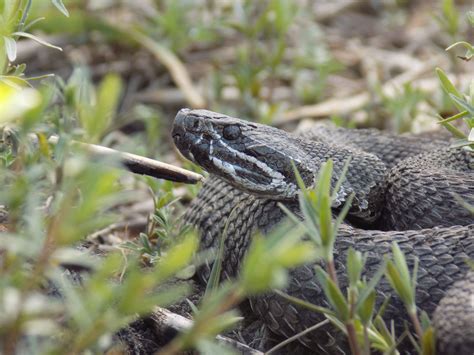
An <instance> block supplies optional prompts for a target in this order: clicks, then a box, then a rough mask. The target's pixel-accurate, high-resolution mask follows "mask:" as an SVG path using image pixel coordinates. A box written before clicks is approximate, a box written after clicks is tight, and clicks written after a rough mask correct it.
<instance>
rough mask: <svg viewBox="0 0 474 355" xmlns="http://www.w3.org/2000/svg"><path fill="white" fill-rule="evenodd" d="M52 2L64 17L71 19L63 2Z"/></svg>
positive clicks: (53, 0)
mask: <svg viewBox="0 0 474 355" xmlns="http://www.w3.org/2000/svg"><path fill="white" fill-rule="evenodd" d="M51 2H52V3H53V5H54V6H56V8H57V9H58V10H59V11H61V13H62V14H63V15H64V16H66V17H69V11H67V9H66V6H64V4H63V2H62V0H51Z"/></svg>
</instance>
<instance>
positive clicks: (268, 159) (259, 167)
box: [172, 109, 474, 355]
mask: <svg viewBox="0 0 474 355" xmlns="http://www.w3.org/2000/svg"><path fill="white" fill-rule="evenodd" d="M172 135H173V139H174V142H175V144H176V146H177V147H178V149H179V150H180V151H181V152H182V153H183V155H184V156H185V157H186V158H188V159H190V160H191V161H193V162H195V163H197V164H198V165H200V166H201V167H203V168H204V169H205V170H207V171H208V172H209V173H210V177H209V178H208V179H207V181H206V182H205V183H204V186H203V188H202V190H201V191H200V193H199V195H198V197H197V198H196V199H195V200H194V201H193V202H192V204H191V207H190V209H189V210H188V212H187V214H186V216H185V219H186V221H187V222H188V223H191V224H193V225H195V226H196V227H197V228H198V229H199V231H200V235H201V244H202V247H203V248H208V247H216V245H217V244H218V242H219V238H220V236H221V234H222V232H223V229H224V226H225V225H226V224H227V231H226V239H225V255H224V258H223V260H224V262H223V265H222V267H223V271H224V274H225V276H227V277H234V276H235V275H236V274H237V273H238V270H239V265H240V262H241V260H242V257H243V255H244V254H245V252H246V250H247V248H248V245H249V242H250V239H251V237H252V235H253V234H254V233H255V231H256V230H257V229H259V230H260V231H262V232H263V233H267V232H269V231H270V230H271V229H272V228H273V227H274V226H275V225H277V224H278V223H279V222H280V221H281V220H282V219H283V218H284V216H285V215H284V213H283V212H282V210H281V209H280V208H279V207H278V202H281V203H284V204H285V205H286V206H287V207H288V208H289V209H290V210H292V211H294V212H296V213H298V212H299V206H298V203H297V195H298V186H297V183H296V181H295V177H294V173H293V171H294V170H293V164H294V166H295V167H296V168H297V169H298V171H299V172H300V174H301V177H302V178H303V180H304V182H305V184H306V185H308V186H311V185H312V184H313V183H314V181H315V177H316V176H317V174H318V170H319V168H320V166H321V164H322V163H323V162H325V161H327V160H328V159H332V160H333V164H334V176H333V181H332V183H333V186H334V183H335V181H336V180H337V178H338V177H339V175H340V174H341V172H342V170H343V166H344V164H345V162H346V161H347V158H349V157H350V158H351V160H350V164H349V169H348V171H347V174H346V178H345V180H344V182H343V184H342V186H341V188H340V190H339V191H338V192H337V197H336V199H335V200H334V201H333V209H334V210H335V211H337V210H338V209H339V208H340V207H341V206H342V205H343V203H344V201H345V200H346V198H347V196H348V195H349V194H350V193H354V196H355V197H354V199H353V202H352V205H351V209H350V211H349V215H348V223H347V224H343V225H342V226H341V228H340V230H339V232H338V236H337V238H336V242H335V247H334V249H335V255H334V259H335V264H336V269H337V272H338V276H339V278H340V286H341V288H342V289H343V290H344V289H345V287H347V275H346V272H345V271H346V270H345V260H346V255H347V251H348V249H349V248H350V247H353V248H354V249H356V250H359V251H362V252H365V253H367V262H366V265H365V275H366V276H368V277H370V276H372V275H373V274H374V273H375V271H376V270H377V268H378V267H379V265H380V263H381V260H382V259H383V255H384V254H387V253H390V250H391V243H392V242H393V241H396V242H397V243H398V244H399V246H400V247H401V249H402V250H403V251H404V253H405V255H406V256H407V260H408V262H409V265H410V267H411V266H412V265H413V260H414V258H415V257H417V258H418V260H419V269H418V279H417V289H416V290H417V292H416V301H417V305H418V307H419V309H420V310H423V311H426V312H427V313H428V314H429V315H433V314H434V324H435V329H436V334H437V339H438V345H437V346H438V351H439V352H440V353H446V354H447V353H450V354H452V353H454V352H457V354H458V355H459V354H472V353H473V352H474V272H473V271H469V266H468V264H467V263H466V261H467V260H468V259H469V258H473V257H474V218H473V216H472V214H470V212H469V211H468V210H467V209H466V208H464V207H463V206H462V205H461V204H460V198H461V199H464V201H465V202H467V203H470V204H473V203H474V153H473V152H471V151H469V150H467V149H461V148H456V149H452V148H449V143H448V142H447V141H445V140H441V139H432V138H430V137H429V136H418V137H417V136H396V135H390V134H384V133H381V132H379V131H375V130H346V129H342V128H327V127H316V128H313V129H310V130H307V131H306V132H302V133H300V134H299V135H295V134H291V133H288V132H285V131H282V130H279V129H276V128H273V127H269V126H265V125H261V124H257V123H253V122H247V121H244V120H241V119H237V118H233V117H229V116H227V115H224V114H219V113H215V112H211V111H206V110H189V109H182V110H181V111H179V113H178V114H177V116H176V118H175V122H174V126H173V132H172ZM231 212H232V213H231ZM361 226H363V227H364V228H361ZM315 279H316V278H315V275H314V265H305V266H302V267H298V268H296V269H295V270H292V271H291V282H290V284H289V286H288V287H287V289H286V292H287V293H289V294H290V295H292V296H295V297H299V298H302V299H305V300H307V301H310V302H312V303H315V304H319V305H326V303H325V299H324V294H323V291H322V289H321V287H320V285H318V283H317V282H316V281H315ZM456 281H457V283H456ZM453 285H455V286H454V287H453ZM450 287H451V290H450V291H449V292H446V291H447V290H448V289H449V288H450ZM388 295H392V296H393V297H392V299H391V301H390V304H389V306H388V307H387V308H386V310H385V313H384V318H386V319H393V320H394V321H395V324H399V325H403V322H404V321H405V320H406V319H407V317H406V313H405V312H404V311H403V305H402V303H401V301H400V300H399V299H398V298H397V297H396V296H394V295H393V291H392V289H391V288H390V285H389V284H388V282H387V281H384V280H382V282H381V283H380V284H379V285H377V297H378V301H379V302H380V301H381V300H383V299H384V298H385V297H387V296H388ZM443 297H444V298H443ZM440 301H441V302H440ZM438 303H439V306H438V309H437V310H436V312H435V309H436V307H437V305H438ZM251 305H252V308H253V310H254V311H255V312H256V313H257V314H259V315H260V316H261V317H262V318H263V319H264V321H265V322H266V324H267V325H268V327H269V328H270V329H271V330H272V331H273V332H276V333H278V334H281V335H284V336H286V337H289V336H292V335H294V334H295V333H297V332H300V331H302V330H304V329H306V328H308V327H309V326H311V325H313V324H316V323H318V322H320V321H321V320H323V319H324V316H323V315H321V314H317V313H312V312H309V311H307V310H304V309H301V308H298V307H297V306H294V305H292V304H290V303H288V302H287V301H285V300H283V299H282V298H281V297H280V296H278V295H276V294H274V293H268V294H266V295H264V296H261V297H256V298H253V299H251ZM334 337H337V334H336V335H335V332H334V331H333V329H332V328H331V327H330V326H327V327H322V328H320V329H318V330H317V331H315V332H311V333H309V334H307V335H305V336H303V337H302V338H300V341H301V342H302V343H303V344H304V345H306V346H308V347H310V348H311V349H312V351H315V350H316V349H318V350H319V351H320V352H329V353H334V352H335V351H337V350H340V351H344V345H341V342H340V340H339V339H335V338H334Z"/></svg>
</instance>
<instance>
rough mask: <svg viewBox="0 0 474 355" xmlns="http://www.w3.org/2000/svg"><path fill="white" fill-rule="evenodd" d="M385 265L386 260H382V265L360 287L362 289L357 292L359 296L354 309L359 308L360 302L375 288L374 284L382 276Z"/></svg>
mask: <svg viewBox="0 0 474 355" xmlns="http://www.w3.org/2000/svg"><path fill="white" fill-rule="evenodd" d="M386 267H387V264H386V261H385V260H384V261H383V263H382V265H380V267H379V268H378V270H377V272H376V273H375V275H374V276H373V277H372V279H371V280H370V281H369V283H368V284H367V285H365V287H364V288H363V289H362V291H361V292H360V294H359V297H358V299H357V304H356V307H355V308H356V311H357V310H358V309H359V307H361V306H362V303H363V302H365V299H366V298H367V297H369V295H370V293H371V292H372V291H373V290H375V286H376V285H377V284H378V283H379V281H380V279H381V278H382V276H383V274H384V273H385V269H386ZM382 311H383V310H382Z"/></svg>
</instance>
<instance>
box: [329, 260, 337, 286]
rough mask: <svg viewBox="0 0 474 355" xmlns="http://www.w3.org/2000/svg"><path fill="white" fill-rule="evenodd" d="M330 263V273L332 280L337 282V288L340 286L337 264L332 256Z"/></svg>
mask: <svg viewBox="0 0 474 355" xmlns="http://www.w3.org/2000/svg"><path fill="white" fill-rule="evenodd" d="M327 264H328V274H329V277H330V278H331V280H332V281H333V282H334V283H335V285H336V286H337V288H339V281H338V280H337V272H336V265H335V264H334V260H333V259H332V258H331V259H330V260H328V261H327Z"/></svg>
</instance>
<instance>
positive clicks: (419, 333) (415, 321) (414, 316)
mask: <svg viewBox="0 0 474 355" xmlns="http://www.w3.org/2000/svg"><path fill="white" fill-rule="evenodd" d="M408 315H409V316H410V319H411V321H412V323H413V327H414V328H415V332H416V335H417V336H418V341H419V342H420V343H421V341H422V339H423V328H421V324H420V321H419V319H418V316H417V314H416V310H415V311H412V312H409V313H408Z"/></svg>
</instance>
